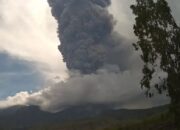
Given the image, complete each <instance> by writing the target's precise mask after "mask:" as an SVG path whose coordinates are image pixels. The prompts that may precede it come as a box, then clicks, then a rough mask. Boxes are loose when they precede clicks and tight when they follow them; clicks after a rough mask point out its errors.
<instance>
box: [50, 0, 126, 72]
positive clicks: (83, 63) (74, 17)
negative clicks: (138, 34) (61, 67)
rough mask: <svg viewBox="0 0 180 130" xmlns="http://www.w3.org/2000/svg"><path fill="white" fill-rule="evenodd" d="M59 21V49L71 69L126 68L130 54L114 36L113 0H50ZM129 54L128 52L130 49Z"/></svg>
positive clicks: (120, 39)
mask: <svg viewBox="0 0 180 130" xmlns="http://www.w3.org/2000/svg"><path fill="white" fill-rule="evenodd" d="M48 2H49V5H50V6H51V8H52V14H53V16H54V17H55V19H56V20H57V22H58V35H59V39H60V41H61V44H60V45H59V47H58V48H59V50H60V52H61V53H62V55H63V59H64V62H65V63H66V66H67V68H68V69H69V70H79V71H80V72H82V73H84V74H89V73H94V72H96V71H97V70H98V69H99V68H101V67H103V66H106V65H117V66H119V67H120V69H122V70H123V69H125V68H126V67H127V63H126V61H125V60H122V59H123V57H126V58H127V56H128V54H127V53H126V51H124V48H123V47H121V42H120V41H122V38H120V37H119V36H117V35H114V32H113V27H114V23H115V22H114V20H113V16H112V15H110V14H109V12H108V11H107V7H108V6H110V4H111V1H110V0H48ZM128 53H129V52H128Z"/></svg>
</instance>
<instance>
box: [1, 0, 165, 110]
mask: <svg viewBox="0 0 180 130" xmlns="http://www.w3.org/2000/svg"><path fill="white" fill-rule="evenodd" d="M114 1H115V0H114ZM124 1H125V0H124ZM129 1H130V0H129ZM48 2H49V5H50V6H51V9H52V14H53V16H54V17H55V18H56V20H57V23H58V35H59V39H60V41H61V44H60V46H59V50H60V51H61V53H62V55H63V58H64V61H65V62H66V65H67V68H68V69H69V70H70V74H69V75H70V76H69V78H68V79H66V80H65V81H58V82H56V83H54V82H53V83H50V84H49V85H47V84H46V85H45V87H44V88H41V89H40V90H38V91H36V92H31V93H29V92H20V93H17V94H16V95H15V96H10V97H8V98H7V99H5V100H1V101H0V108H6V107H9V106H14V105H37V106H40V107H41V108H42V109H43V110H47V111H59V110H61V109H63V108H66V107H70V106H74V105H81V104H113V105H117V106H118V107H121V108H122V107H124V108H146V107H152V106H155V105H160V104H163V103H167V102H168V99H167V98H166V97H160V96H157V97H156V98H153V99H146V98H145V95H144V92H143V91H141V89H140V85H139V81H140V79H141V76H142V75H141V67H142V63H141V60H140V59H139V54H136V53H135V52H134V51H132V50H133V49H132V46H131V44H127V43H132V41H130V42H129V41H128V40H125V38H122V37H120V36H119V35H118V34H117V33H115V32H114V28H113V27H114V25H115V21H114V20H113V16H112V15H111V14H110V13H109V12H108V10H107V8H108V6H110V4H111V1H110V0H48ZM112 2H113V1H112ZM116 2H117V3H118V2H121V1H119V0H117V1H116ZM124 3H126V2H124ZM129 3H130V2H129ZM121 4H122V3H121ZM128 8H129V6H128ZM122 30H123V29H122ZM118 31H121V30H118ZM122 32H123V31H122ZM71 70H78V72H76V71H71ZM79 72H80V73H79ZM161 75H164V74H163V73H162V74H161ZM157 77H159V76H157Z"/></svg>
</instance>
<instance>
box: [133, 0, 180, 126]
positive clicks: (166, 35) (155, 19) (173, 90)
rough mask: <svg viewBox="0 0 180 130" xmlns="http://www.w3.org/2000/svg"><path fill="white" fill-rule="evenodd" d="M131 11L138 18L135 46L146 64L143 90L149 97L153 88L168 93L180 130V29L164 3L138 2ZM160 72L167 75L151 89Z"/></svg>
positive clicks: (154, 1) (151, 0)
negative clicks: (154, 78) (144, 89)
mask: <svg viewBox="0 0 180 130" xmlns="http://www.w3.org/2000/svg"><path fill="white" fill-rule="evenodd" d="M131 9H132V10H133V13H134V15H135V16H136V18H135V21H136V23H135V25H134V33H135V35H136V36H137V37H138V41H137V42H136V43H134V44H133V45H134V47H135V49H136V50H141V51H142V55H141V58H142V60H143V62H144V67H143V70H142V72H143V78H142V80H141V82H140V83H141V87H143V88H146V89H147V95H148V96H150V97H151V96H153V93H152V92H151V90H152V88H153V86H154V87H155V88H156V89H157V90H158V92H159V93H162V92H167V93H168V96H169V97H170V99H171V110H172V112H173V114H174V117H175V123H176V125H177V126H178V128H179V129H180V27H179V26H178V25H177V24H176V22H175V20H174V18H173V16H172V14H171V9H170V7H169V6H168V3H167V2H166V1H165V0H136V4H134V5H132V6H131ZM159 70H161V71H163V72H164V73H166V74H167V76H166V77H165V78H162V77H159V81H158V82H157V83H155V84H154V85H153V86H152V80H153V77H154V75H155V74H157V73H158V72H159ZM164 90H165V91H164Z"/></svg>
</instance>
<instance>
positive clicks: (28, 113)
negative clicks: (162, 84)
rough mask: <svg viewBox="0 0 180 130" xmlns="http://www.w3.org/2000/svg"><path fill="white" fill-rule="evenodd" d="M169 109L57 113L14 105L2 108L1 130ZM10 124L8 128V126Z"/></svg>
mask: <svg viewBox="0 0 180 130" xmlns="http://www.w3.org/2000/svg"><path fill="white" fill-rule="evenodd" d="M165 110H167V106H160V107H156V108H150V109H137V110H128V109H113V108H112V107H110V106H106V105H81V106H73V107H69V108H67V109H64V110H63V111H60V112H57V113H50V112H45V111H42V110H41V109H39V107H37V106H14V107H10V108H7V109H0V130H3V128H6V129H4V130H26V129H28V128H31V127H34V126H38V125H43V124H46V125H47V124H64V123H66V122H73V121H79V120H89V119H114V120H132V119H141V118H144V117H147V116H151V115H154V114H157V113H161V112H162V111H165ZM7 126H8V128H7Z"/></svg>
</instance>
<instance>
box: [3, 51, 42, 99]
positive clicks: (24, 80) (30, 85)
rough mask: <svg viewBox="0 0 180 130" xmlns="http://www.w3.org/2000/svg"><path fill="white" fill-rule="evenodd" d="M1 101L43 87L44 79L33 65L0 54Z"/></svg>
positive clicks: (5, 54)
mask: <svg viewBox="0 0 180 130" xmlns="http://www.w3.org/2000/svg"><path fill="white" fill-rule="evenodd" d="M0 65H1V66H0V90H1V91H0V99H2V98H6V97H7V96H13V95H15V94H16V93H17V92H20V91H34V90H36V89H37V88H39V87H40V86H42V85H43V82H44V80H43V77H42V75H41V73H39V72H38V71H37V70H36V69H35V66H34V65H33V63H31V62H27V61H24V60H20V59H17V58H13V57H12V56H10V55H8V54H7V53H0Z"/></svg>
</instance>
